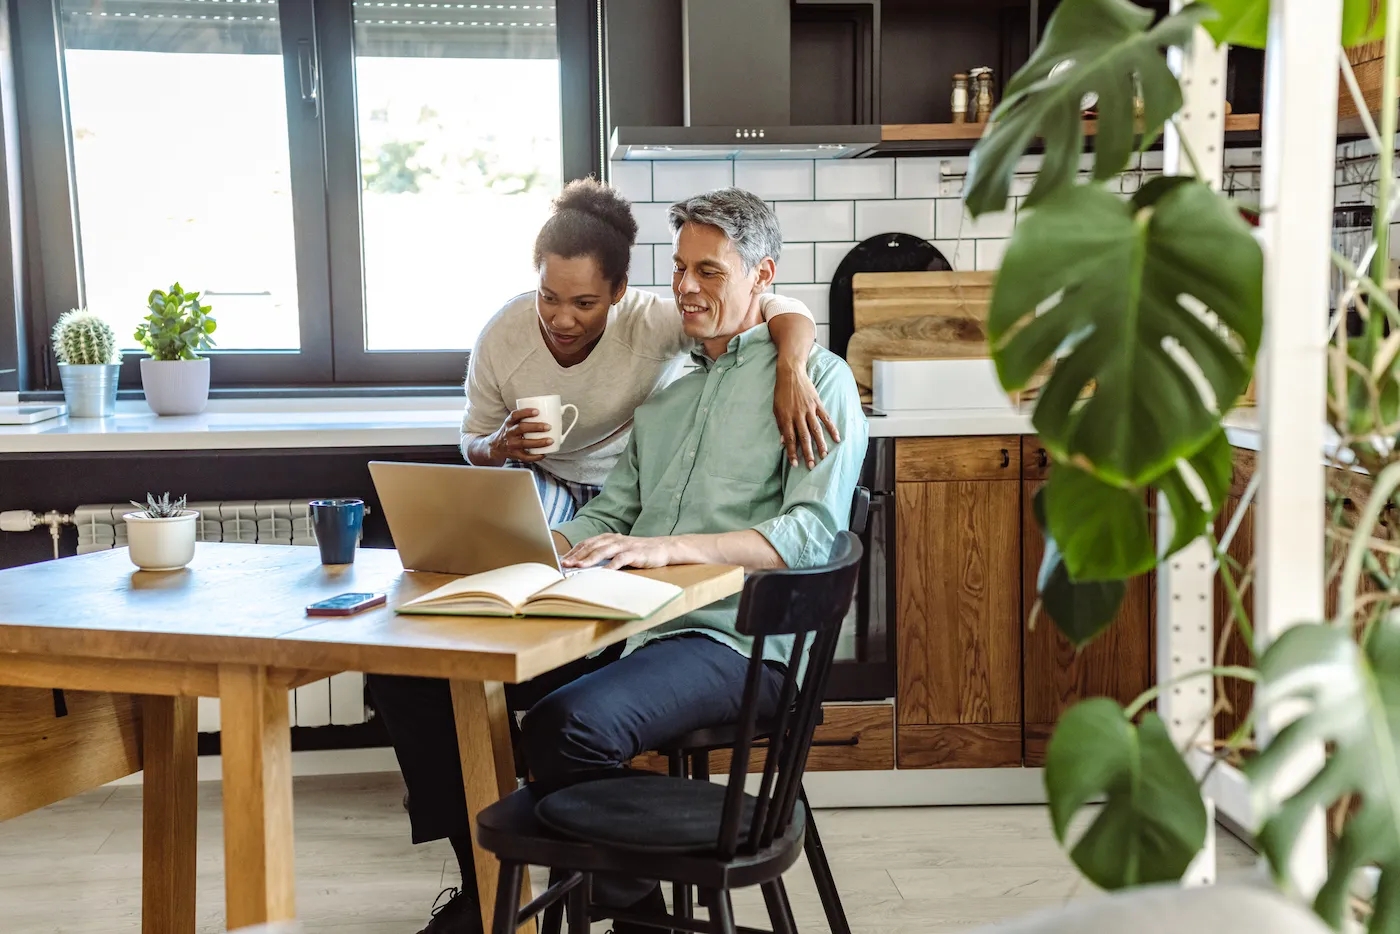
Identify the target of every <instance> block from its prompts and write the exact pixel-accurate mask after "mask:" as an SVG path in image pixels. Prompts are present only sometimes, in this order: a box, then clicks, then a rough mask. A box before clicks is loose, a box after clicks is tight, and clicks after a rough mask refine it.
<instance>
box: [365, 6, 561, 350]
mask: <svg viewBox="0 0 1400 934" xmlns="http://www.w3.org/2000/svg"><path fill="white" fill-rule="evenodd" d="M479 6H484V7H485V9H479V8H478V7H479ZM401 9H402V8H399V7H397V6H395V5H393V4H386V3H380V2H368V0H359V2H357V3H356V4H355V77H356V98H357V100H358V108H357V109H358V113H357V117H358V125H359V146H360V182H361V210H362V217H363V236H364V283H365V315H364V319H365V321H364V324H365V343H366V346H367V347H368V349H369V350H371V351H383V350H420V349H421V350H453V349H463V350H464V349H470V348H471V346H472V345H473V344H474V343H475V342H476V337H477V335H478V334H479V333H480V331H481V328H482V325H484V324H485V323H486V321H487V320H488V319H489V318H490V316H491V315H492V314H493V313H495V311H496V310H497V309H498V308H499V307H500V306H501V305H503V304H504V303H505V301H506V300H507V299H509V298H510V297H511V296H513V295H518V294H519V293H521V292H523V291H526V290H528V289H531V288H533V287H534V285H533V280H534V275H533V273H532V271H531V269H530V248H531V246H532V244H533V241H534V237H535V234H536V233H537V232H538V231H539V228H540V225H541V224H542V223H543V222H544V219H545V218H546V217H547V216H548V212H549V201H550V199H551V198H552V197H553V196H554V195H556V194H558V192H559V188H560V177H561V174H562V169H561V165H560V145H559V54H558V45H557V42H556V40H555V26H554V3H553V0H550V2H536V3H521V4H495V5H478V4H465V3H463V4H444V5H442V8H441V12H438V11H437V10H438V8H437V7H434V8H433V10H432V11H430V12H429V13H428V14H427V15H429V16H432V17H435V18H434V19H431V20H427V21H425V20H424V19H423V17H424V16H425V14H424V13H423V12H422V11H421V10H419V9H417V8H410V9H407V10H402V12H401ZM448 271H450V273H449V274H448V275H447V276H444V273H445V272H448ZM424 283H434V284H435V285H434V286H430V291H432V292H434V293H436V298H435V299H433V300H428V301H414V302H413V306H414V307H413V315H412V317H411V319H407V320H406V318H405V315H404V313H403V312H404V301H405V291H406V290H405V286H406V285H407V286H408V291H409V292H412V293H417V294H421V293H420V289H421V284H424Z"/></svg>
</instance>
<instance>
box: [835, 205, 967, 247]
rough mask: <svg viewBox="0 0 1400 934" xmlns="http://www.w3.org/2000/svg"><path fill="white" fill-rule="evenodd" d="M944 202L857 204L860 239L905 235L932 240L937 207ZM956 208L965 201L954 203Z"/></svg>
mask: <svg viewBox="0 0 1400 934" xmlns="http://www.w3.org/2000/svg"><path fill="white" fill-rule="evenodd" d="M940 203H941V202H938V201H933V200H931V199H928V198H916V199H912V200H909V201H858V202H856V239H857V240H864V239H866V238H867V237H877V236H879V235H880V234H884V233H905V234H912V235H913V236H915V237H924V238H925V239H927V238H929V237H932V236H933V233H934V219H933V215H934V205H935V204H940ZM953 203H954V204H961V203H962V202H961V201H957V200H954V201H953Z"/></svg>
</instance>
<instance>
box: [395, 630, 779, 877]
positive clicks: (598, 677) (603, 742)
mask: <svg viewBox="0 0 1400 934" xmlns="http://www.w3.org/2000/svg"><path fill="white" fill-rule="evenodd" d="M618 651H619V650H613V651H611V652H609V653H606V654H604V655H603V656H600V657H599V658H592V659H580V660H579V661H577V662H574V663H573V664H571V665H567V666H564V667H563V668H560V669H557V670H555V671H552V672H550V673H549V674H546V675H542V676H540V677H539V678H536V679H534V680H533V681H528V682H526V683H524V684H521V685H515V686H511V687H507V689H506V700H507V701H508V702H509V704H510V707H511V709H512V710H526V711H527V713H526V714H525V719H524V722H523V723H522V724H521V730H522V733H523V744H524V750H525V761H526V763H527V764H528V765H529V767H530V772H531V775H532V776H533V778H534V780H535V786H534V787H536V789H537V790H538V791H539V792H540V793H542V794H544V793H548V791H550V790H553V789H555V788H559V787H562V786H564V785H568V784H572V783H574V782H578V781H586V780H588V779H590V778H596V777H599V775H600V773H606V772H608V771H611V770H615V769H618V768H621V767H623V766H625V765H626V763H627V762H628V761H630V760H631V759H632V758H633V757H634V756H637V755H640V754H641V753H644V752H647V751H649V750H652V749H655V748H656V747H657V746H659V745H662V744H664V743H665V742H667V741H668V740H671V739H674V738H675V737H677V736H680V735H682V734H684V733H688V732H690V731H691V730H697V729H700V728H701V727H706V726H715V725H717V724H722V723H732V722H734V721H736V720H737V719H738V718H739V708H740V706H741V704H742V703H743V695H744V676H745V674H746V672H747V670H748V663H749V660H748V658H747V657H746V656H744V655H740V654H739V653H738V652H736V651H735V650H734V649H731V648H730V647H728V646H726V645H723V644H721V643H719V642H715V641H714V640H713V639H709V638H707V637H705V636H701V635H693V634H685V635H679V636H673V637H671V638H669V639H662V640H660V641H657V642H652V643H649V644H648V645H646V646H643V647H642V648H640V649H638V650H637V651H636V652H633V653H632V654H631V655H628V656H627V657H626V658H618V657H617V655H618ZM768 675H769V676H768V678H767V679H766V680H765V682H764V684H763V691H762V694H761V702H762V715H764V716H771V715H772V714H773V713H774V712H775V711H776V708H777V703H778V695H779V692H780V690H781V688H782V672H781V671H780V670H778V669H777V668H775V667H771V666H770V667H769V668H768ZM368 680H369V686H370V691H371V692H372V693H373V695H374V706H375V709H376V710H377V711H378V712H379V715H380V716H382V717H383V718H384V724H385V726H386V727H387V728H388V731H389V737H390V739H392V740H393V743H394V752H395V754H396V755H397V756H398V760H399V767H400V768H401V769H402V770H403V776H404V781H405V783H406V784H407V785H408V790H409V816H410V818H411V820H412V824H413V842H414V843H423V842H425V841H428V840H439V839H442V838H443V837H460V836H465V835H467V834H470V832H471V822H470V819H469V818H468V816H467V808H466V799H465V795H464V793H463V790H462V767H461V762H460V760H459V759H458V754H457V731H456V726H455V724H454V722H453V719H452V695H451V691H450V689H449V687H448V684H447V682H446V681H441V680H437V679H431V678H408V677H401V676H397V675H371V676H370V677H369V679H368ZM609 881H614V880H609ZM599 882H600V885H598V886H595V890H596V891H595V895H596V898H597V901H599V902H601V903H603V904H615V905H627V904H629V903H630V902H631V901H635V900H636V898H639V897H641V896H642V895H644V894H645V893H646V891H647V888H649V887H650V886H649V885H648V886H643V887H641V888H640V890H638V888H637V886H636V885H624V884H622V880H615V883H614V884H611V885H610V884H604V883H603V880H599Z"/></svg>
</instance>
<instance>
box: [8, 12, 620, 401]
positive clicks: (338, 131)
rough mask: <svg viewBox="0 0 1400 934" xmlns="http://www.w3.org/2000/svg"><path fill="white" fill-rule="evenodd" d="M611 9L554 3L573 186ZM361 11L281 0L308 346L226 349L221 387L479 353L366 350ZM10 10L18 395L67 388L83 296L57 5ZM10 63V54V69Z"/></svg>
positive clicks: (372, 371) (356, 377) (588, 166)
mask: <svg viewBox="0 0 1400 934" xmlns="http://www.w3.org/2000/svg"><path fill="white" fill-rule="evenodd" d="M602 4H603V0H557V5H556V13H555V16H556V39H557V43H558V47H559V70H560V92H561V127H560V134H561V137H560V145H561V150H562V151H561V157H562V166H563V176H564V181H568V180H570V179H573V178H579V177H583V176H586V175H594V176H596V177H602V170H603V166H604V164H605V153H604V147H605V145H606V137H605V134H603V132H602V129H601V128H602V127H603V126H604V125H605V115H604V109H605V99H604V95H603V93H602V88H603V87H604V86H605V85H604V83H603V82H604V75H603V73H602V69H603V67H604V66H603V63H604V62H605V61H606V59H605V57H604V54H603V51H604V50H603V41H604V37H603V30H602V27H601V24H602V22H603V19H602ZM7 6H8V7H9V9H8V10H6V9H5V7H7ZM353 13H354V11H353V6H352V0H279V4H278V20H279V26H280V28H281V40H282V62H283V74H284V79H285V81H284V85H285V97H286V106H287V130H288V143H289V154H290V158H291V182H292V213H293V224H294V227H295V230H294V235H295V249H296V266H297V284H298V286H297V288H298V309H299V319H300V320H299V326H300V337H301V348H300V350H293V351H277V350H272V351H223V350H215V351H213V352H211V353H210V354H209V357H210V361H211V362H210V368H211V372H210V382H211V385H212V386H213V387H214V388H230V389H240V388H307V387H313V388H324V389H331V388H335V387H350V386H354V387H365V386H452V385H460V384H461V382H462V378H463V375H464V373H465V369H466V361H467V359H468V355H469V351H460V350H454V351H372V350H369V349H368V348H366V346H365V339H364V334H365V326H364V315H365V295H364V286H363V281H364V280H363V276H364V259H363V256H364V254H363V227H362V219H363V214H362V211H361V203H360V194H361V190H360V186H361V179H360V154H359V132H358V127H357V107H356V99H355V50H354V22H353ZM0 14H7V15H8V21H9V23H10V24H11V27H12V28H13V31H14V32H13V34H14V36H15V37H16V40H17V41H16V42H15V45H16V46H17V48H16V50H15V51H16V53H17V54H16V59H17V62H16V65H17V67H16V69H15V84H16V85H17V90H18V96H19V108H18V111H19V113H18V124H19V126H18V129H19V137H20V152H21V158H20V160H19V163H20V181H21V182H22V185H23V191H24V198H23V202H24V204H23V213H24V216H23V221H24V223H23V228H22V230H23V234H22V238H23V243H22V249H23V254H24V257H25V285H26V286H27V288H25V289H23V290H16V294H18V293H19V292H20V291H23V292H25V293H27V294H25V295H24V297H23V300H24V301H25V305H26V306H27V307H26V308H25V309H24V313H23V314H20V315H17V318H18V319H20V320H21V322H22V323H24V322H27V325H28V327H27V330H28V331H29V333H28V334H27V335H25V334H23V333H16V334H14V339H15V348H16V350H15V355H16V356H18V357H24V358H25V359H24V360H23V361H21V362H20V363H19V367H20V371H21V372H20V373H19V374H18V375H17V378H18V379H19V380H20V382H19V383H18V385H19V387H20V388H21V389H49V390H52V389H57V388H59V385H60V380H59V376H58V372H57V368H56V367H55V366H54V365H53V364H54V363H55V361H54V358H53V355H52V353H51V351H50V348H49V334H50V332H51V331H52V329H53V325H54V323H55V322H56V321H57V320H58V317H59V315H61V314H62V313H63V312H65V311H67V310H68V309H69V308H75V307H80V306H81V305H82V304H83V303H84V300H85V296H84V295H83V281H82V275H81V270H82V246H81V237H80V233H81V228H80V223H81V221H80V214H79V208H78V204H77V188H76V174H75V168H74V161H73V148H72V138H71V132H70V121H69V113H68V93H67V86H66V77H65V72H64V69H63V67H62V57H63V37H62V19H61V12H60V0H48V2H43V0H40V2H36V3H13V4H10V3H9V2H8V0H0ZM0 45H3V43H0ZM3 52H4V49H3V48H0V53H3ZM308 57H309V58H310V59H311V61H310V64H311V67H312V71H313V72H314V73H315V74H316V75H317V78H318V83H317V93H316V94H315V95H314V100H313V99H308V98H310V97H311V95H307V94H304V91H303V88H302V77H301V75H302V68H301V64H302V63H303V62H305V60H306V59H307V58H308ZM3 64H4V62H3V54H0V68H3ZM2 79H3V75H2V74H0V80H2ZM3 92H4V88H3V87H0V94H3ZM0 117H3V114H2V113H0ZM0 129H5V128H4V127H0ZM0 155H3V154H0ZM6 167H8V168H9V169H10V170H11V171H13V166H12V165H8V163H7V162H0V170H3V169H4V168H6ZM0 196H3V193H0ZM5 200H6V201H7V202H8V201H9V200H10V199H8V198H7V199H5ZM10 207H11V208H13V207H14V206H13V205H10ZM135 300H136V301H139V300H140V297H139V296H138V297H136V298H135ZM215 314H216V317H217V311H216V313H215ZM0 329H3V330H4V331H5V332H7V334H8V332H9V330H10V329H9V325H8V324H7V323H0ZM25 329H26V328H24V327H22V326H21V327H19V328H17V330H18V331H21V332H22V331H23V330H25ZM21 347H22V348H23V351H21V350H20V348H21ZM5 348H6V338H5V336H0V369H4V368H5V367H6V366H8V365H9V364H6V363H5V359H6V358H5ZM143 356H144V354H128V355H127V358H126V360H125V361H123V364H122V373H121V386H122V388H133V389H134V388H137V387H139V385H140V369H139V367H140V358H141V357H143ZM26 364H27V370H28V373H27V378H25V376H26V374H25V372H24V370H25V369H26ZM7 378H8V379H13V378H16V377H15V376H13V375H12V376H11V377H6V376H0V380H6V379H7ZM0 385H4V383H3V382H0Z"/></svg>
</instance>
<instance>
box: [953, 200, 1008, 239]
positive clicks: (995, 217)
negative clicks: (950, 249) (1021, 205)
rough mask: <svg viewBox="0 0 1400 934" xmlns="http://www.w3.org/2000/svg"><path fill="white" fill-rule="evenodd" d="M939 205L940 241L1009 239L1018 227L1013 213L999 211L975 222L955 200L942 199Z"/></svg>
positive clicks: (959, 201) (958, 201)
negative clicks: (985, 238)
mask: <svg viewBox="0 0 1400 934" xmlns="http://www.w3.org/2000/svg"><path fill="white" fill-rule="evenodd" d="M934 204H936V205H937V209H936V215H937V228H936V229H937V233H938V238H939V239H940V240H956V239H958V238H960V237H961V238H962V239H964V240H978V239H981V238H983V237H1009V236H1011V231H1012V230H1013V229H1014V228H1015V226H1016V215H1015V214H1014V213H1013V212H1012V211H1009V210H1007V211H998V212H997V213H995V214H984V215H982V216H981V217H979V218H977V219H976V220H973V219H972V217H971V216H969V215H968V214H967V212H966V211H964V210H963V203H962V201H961V200H959V199H955V198H940V199H939V200H938V201H935V202H934Z"/></svg>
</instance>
